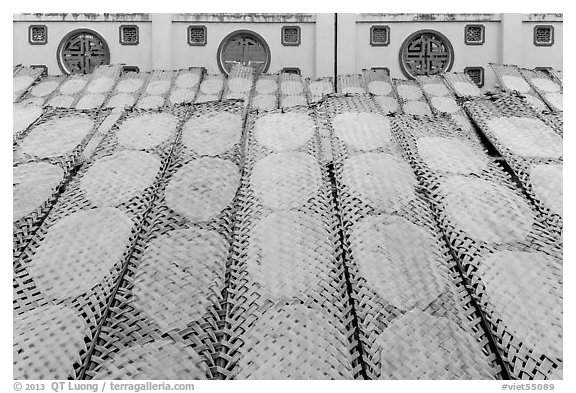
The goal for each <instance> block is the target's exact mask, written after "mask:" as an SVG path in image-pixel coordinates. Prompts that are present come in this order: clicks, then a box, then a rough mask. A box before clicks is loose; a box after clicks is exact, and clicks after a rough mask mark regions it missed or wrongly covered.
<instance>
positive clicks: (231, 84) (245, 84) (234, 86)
mask: <svg viewBox="0 0 576 393" xmlns="http://www.w3.org/2000/svg"><path fill="white" fill-rule="evenodd" d="M250 89H252V80H251V79H248V78H239V77H237V78H230V79H228V90H230V91H232V92H234V93H246V92H248V91H250Z"/></svg>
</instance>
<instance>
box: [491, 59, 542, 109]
mask: <svg viewBox="0 0 576 393" xmlns="http://www.w3.org/2000/svg"><path fill="white" fill-rule="evenodd" d="M489 65H490V67H491V68H492V70H493V71H494V74H496V78H497V79H498V83H499V85H500V89H501V90H502V91H504V92H508V93H516V94H520V95H523V96H531V97H532V98H531V99H532V100H533V101H534V103H535V105H537V106H539V107H541V108H547V107H548V105H546V103H545V102H544V101H543V100H542V98H540V95H539V94H538V93H537V92H536V90H534V88H533V87H532V86H531V85H530V84H529V83H528V82H526V80H525V79H524V76H523V75H522V73H521V72H520V69H519V68H518V66H516V65H514V64H494V63H489ZM507 76H509V77H516V78H520V80H522V81H523V82H524V83H526V87H527V90H526V91H517V90H514V89H512V88H510V87H508V86H506V83H505V82H504V77H507ZM527 106H533V105H532V104H530V103H527ZM534 108H535V107H534ZM535 109H536V108H535Z"/></svg>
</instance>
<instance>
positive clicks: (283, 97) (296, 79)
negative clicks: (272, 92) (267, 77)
mask: <svg viewBox="0 0 576 393" xmlns="http://www.w3.org/2000/svg"><path fill="white" fill-rule="evenodd" d="M286 82H287V83H300V85H301V86H302V91H301V92H299V93H297V94H285V90H283V87H282V85H283V84H284V83H286ZM305 83H306V82H305V80H304V78H302V76H301V75H298V74H291V73H286V72H283V73H281V74H280V78H279V81H278V89H279V91H280V96H279V107H280V108H284V109H288V108H291V107H293V106H305V105H308V98H307V96H306V86H305ZM295 100H296V101H295ZM292 101H295V102H292Z"/></svg>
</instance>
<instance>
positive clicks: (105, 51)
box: [57, 29, 110, 74]
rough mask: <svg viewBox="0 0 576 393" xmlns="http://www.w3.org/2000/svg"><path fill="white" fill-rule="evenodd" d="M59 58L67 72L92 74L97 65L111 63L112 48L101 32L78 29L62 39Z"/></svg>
mask: <svg viewBox="0 0 576 393" xmlns="http://www.w3.org/2000/svg"><path fill="white" fill-rule="evenodd" d="M57 58H58V65H59V66H60V69H61V70H62V72H64V73H66V74H90V73H92V71H94V68H96V67H97V66H99V65H104V64H110V49H109V48H108V44H107V43H106V41H104V38H102V36H101V35H100V34H98V33H96V32H95V31H92V30H88V29H78V30H74V31H72V32H70V33H68V34H67V35H66V36H65V37H64V38H63V39H62V41H60V45H58V52H57Z"/></svg>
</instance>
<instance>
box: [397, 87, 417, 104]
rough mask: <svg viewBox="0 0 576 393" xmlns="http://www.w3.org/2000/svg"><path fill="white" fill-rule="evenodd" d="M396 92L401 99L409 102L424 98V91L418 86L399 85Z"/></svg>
mask: <svg viewBox="0 0 576 393" xmlns="http://www.w3.org/2000/svg"><path fill="white" fill-rule="evenodd" d="M396 91H397V92H398V95H399V96H400V97H402V98H403V99H405V100H408V101H413V100H419V99H420V98H421V97H422V90H420V88H419V87H418V86H412V85H397V86H396Z"/></svg>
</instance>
